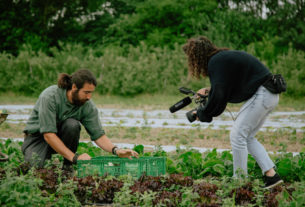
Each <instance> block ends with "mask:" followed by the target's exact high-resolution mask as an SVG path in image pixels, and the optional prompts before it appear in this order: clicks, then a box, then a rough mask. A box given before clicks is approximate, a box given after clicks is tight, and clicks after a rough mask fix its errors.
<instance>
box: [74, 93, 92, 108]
mask: <svg viewBox="0 0 305 207" xmlns="http://www.w3.org/2000/svg"><path fill="white" fill-rule="evenodd" d="M78 92H79V90H76V91H74V92H73V91H72V102H73V105H76V106H82V105H84V104H85V103H86V102H87V101H88V99H84V100H81V99H80V98H79V95H78Z"/></svg>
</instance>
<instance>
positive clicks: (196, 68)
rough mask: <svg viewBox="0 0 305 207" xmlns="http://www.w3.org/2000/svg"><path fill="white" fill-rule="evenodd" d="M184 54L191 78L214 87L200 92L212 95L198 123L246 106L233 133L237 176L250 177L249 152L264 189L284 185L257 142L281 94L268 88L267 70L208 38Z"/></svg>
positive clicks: (192, 43)
mask: <svg viewBox="0 0 305 207" xmlns="http://www.w3.org/2000/svg"><path fill="white" fill-rule="evenodd" d="M183 50H184V52H185V54H186V55H187V58H188V70H189V73H190V75H191V76H193V77H195V78H198V79H199V78H200V77H208V78H209V79H210V83H211V87H210V88H203V89H200V90H199V91H198V93H200V94H206V93H209V98H208V102H207V104H206V105H205V106H204V107H201V108H200V107H199V108H198V110H197V112H196V113H197V119H198V120H200V121H201V122H211V121H212V119H213V117H216V116H219V115H220V114H221V113H222V112H223V111H224V110H225V108H226V106H227V103H241V102H245V103H244V104H243V106H242V107H241V109H240V110H239V113H238V115H237V117H236V120H235V122H234V125H233V128H232V131H231V133H230V142H231V146H232V152H233V168H234V176H238V175H239V173H242V174H244V175H247V158H248V152H249V153H250V154H251V155H252V156H253V157H254V159H255V160H256V162H257V163H258V165H259V166H260V168H261V170H262V172H263V174H264V176H263V178H264V183H265V187H264V188H266V189H268V188H272V187H274V186H276V185H277V184H279V183H281V182H283V181H282V180H281V178H280V176H279V175H278V174H277V173H276V172H275V170H274V168H275V165H274V163H273V161H272V160H271V159H270V157H269V155H268V153H267V152H266V150H265V148H264V147H263V146H262V144H261V143H259V142H258V140H257V139H256V138H255V134H256V133H257V131H258V130H259V129H260V127H261V126H262V125H263V123H264V121H265V120H266V117H267V116H268V115H269V114H270V112H271V111H272V110H273V109H274V108H275V107H276V106H277V104H278V101H279V94H278V93H271V92H270V91H272V90H270V88H268V87H267V85H268V84H266V83H268V82H270V81H269V80H270V77H271V76H272V74H271V73H270V72H269V70H268V69H267V67H266V66H264V65H263V64H262V63H261V62H260V61H259V60H258V59H257V58H255V57H253V56H252V55H250V54H248V53H246V52H243V51H237V50H230V49H228V48H218V47H216V46H215V45H214V44H213V43H212V42H211V41H210V40H209V39H207V38H206V37H199V38H192V39H189V40H188V41H187V43H186V44H185V45H184V46H183ZM263 85H264V86H263ZM269 85H270V84H269ZM267 88H268V89H267Z"/></svg>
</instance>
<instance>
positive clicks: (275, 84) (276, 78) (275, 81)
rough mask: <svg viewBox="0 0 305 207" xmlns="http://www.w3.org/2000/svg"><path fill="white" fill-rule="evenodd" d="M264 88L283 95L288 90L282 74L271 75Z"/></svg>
mask: <svg viewBox="0 0 305 207" xmlns="http://www.w3.org/2000/svg"><path fill="white" fill-rule="evenodd" d="M263 86H264V87H265V88H266V89H267V90H268V91H270V92H271V93H276V94H278V93H282V92H285V91H286V89H287V85H286V81H285V79H284V78H283V76H282V75H281V74H275V75H270V76H269V77H268V79H267V80H266V82H265V83H263Z"/></svg>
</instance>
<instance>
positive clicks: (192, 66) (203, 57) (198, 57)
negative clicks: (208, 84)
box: [183, 36, 228, 79]
mask: <svg viewBox="0 0 305 207" xmlns="http://www.w3.org/2000/svg"><path fill="white" fill-rule="evenodd" d="M223 50H228V48H218V47H216V46H215V45H214V44H213V43H212V42H211V41H210V40H209V39H208V38H207V37H204V36H201V37H198V38H191V39H189V40H188V41H187V43H186V44H185V45H184V46H183V51H184V52H185V54H186V55H187V57H188V67H189V68H188V69H189V73H190V75H191V76H193V77H195V78H197V79H199V78H200V76H201V75H202V76H208V62H209V59H210V58H211V57H212V56H213V55H215V54H216V53H218V52H220V51H223Z"/></svg>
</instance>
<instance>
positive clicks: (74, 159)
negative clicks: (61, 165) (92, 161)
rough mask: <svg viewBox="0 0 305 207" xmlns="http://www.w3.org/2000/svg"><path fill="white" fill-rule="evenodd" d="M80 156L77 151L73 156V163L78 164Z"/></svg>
mask: <svg viewBox="0 0 305 207" xmlns="http://www.w3.org/2000/svg"><path fill="white" fill-rule="evenodd" d="M78 156H79V154H77V153H75V154H74V157H73V159H72V163H73V164H76V163H77V159H78Z"/></svg>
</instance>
